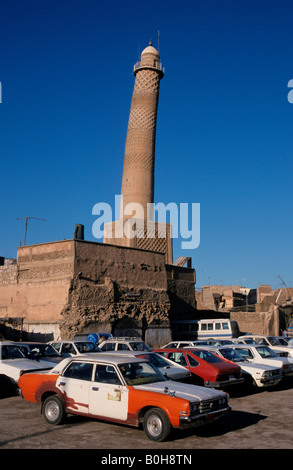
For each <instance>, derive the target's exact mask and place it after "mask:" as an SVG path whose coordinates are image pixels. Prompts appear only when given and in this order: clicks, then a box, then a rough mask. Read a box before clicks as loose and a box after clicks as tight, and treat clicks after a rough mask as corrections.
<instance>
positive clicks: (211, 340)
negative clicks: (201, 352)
mask: <svg viewBox="0 0 293 470" xmlns="http://www.w3.org/2000/svg"><path fill="white" fill-rule="evenodd" d="M206 342H207V344H209V345H210V346H225V345H226V344H233V342H232V340H231V339H220V338H219V339H217V338H208V339H206Z"/></svg>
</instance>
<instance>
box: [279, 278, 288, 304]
mask: <svg viewBox="0 0 293 470" xmlns="http://www.w3.org/2000/svg"><path fill="white" fill-rule="evenodd" d="M278 278H279V279H280V280H281V282H282V284H283V286H284V287H285V290H286V296H287V298H286V300H291V297H290V296H289V294H288V286H287V284H286V282H285V281H284V280H283V279H282V278H281V276H278Z"/></svg>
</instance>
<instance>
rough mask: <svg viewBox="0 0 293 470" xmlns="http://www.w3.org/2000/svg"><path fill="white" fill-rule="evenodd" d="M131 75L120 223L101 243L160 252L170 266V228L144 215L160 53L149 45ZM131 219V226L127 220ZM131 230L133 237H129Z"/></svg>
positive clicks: (150, 187) (150, 198)
mask: <svg viewBox="0 0 293 470" xmlns="http://www.w3.org/2000/svg"><path fill="white" fill-rule="evenodd" d="M133 72H134V75H135V83H134V90H133V95H132V100H131V108H130V114H129V121H128V129H127V137H126V144H125V154H124V166H123V176H122V187H121V196H122V199H121V206H120V220H119V221H116V222H114V223H109V224H105V228H104V243H110V244H115V245H123V246H131V247H135V248H141V249H146V250H152V251H159V252H162V253H165V256H166V261H167V262H168V263H172V241H171V232H170V231H171V228H170V225H169V224H166V223H158V222H153V221H152V214H148V212H147V205H148V204H149V203H153V202H154V167H155V142H156V126H157V111H158V101H159V88H160V80H161V79H162V78H163V76H164V68H163V66H162V63H161V61H160V56H159V53H158V51H157V50H156V49H155V48H154V47H153V46H152V44H151V43H150V44H149V46H148V47H146V48H145V49H144V50H143V51H142V53H141V58H140V61H139V62H137V63H136V64H135V66H134V71H133ZM138 204H139V205H138ZM126 206H127V211H126V210H125V208H126ZM126 212H127V213H126ZM131 217H132V219H131V221H132V225H131V226H130V225H129V224H128V225H127V220H128V219H130V218H131ZM134 219H135V223H134V224H133V221H134ZM128 222H130V221H129V220H128ZM147 222H148V225H147ZM134 226H135V236H134V237H133V236H129V233H132V234H133V228H134ZM147 227H148V231H147ZM150 235H151V236H150Z"/></svg>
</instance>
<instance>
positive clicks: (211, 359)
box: [192, 349, 223, 364]
mask: <svg viewBox="0 0 293 470" xmlns="http://www.w3.org/2000/svg"><path fill="white" fill-rule="evenodd" d="M192 352H193V354H195V356H197V357H199V358H200V359H203V360H204V361H206V362H208V363H209V364H214V363H217V362H223V361H222V359H221V358H220V357H219V356H217V355H216V354H213V353H211V352H209V351H205V350H204V349H202V350H199V351H197V350H194V351H192Z"/></svg>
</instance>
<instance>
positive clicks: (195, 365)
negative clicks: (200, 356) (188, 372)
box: [187, 354, 199, 367]
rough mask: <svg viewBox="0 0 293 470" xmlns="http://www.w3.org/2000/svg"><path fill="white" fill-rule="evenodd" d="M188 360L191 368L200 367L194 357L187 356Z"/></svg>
mask: <svg viewBox="0 0 293 470" xmlns="http://www.w3.org/2000/svg"><path fill="white" fill-rule="evenodd" d="M187 358H188V362H189V364H190V365H191V367H197V366H199V362H197V360H196V359H195V358H194V357H192V356H190V355H189V354H187Z"/></svg>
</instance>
